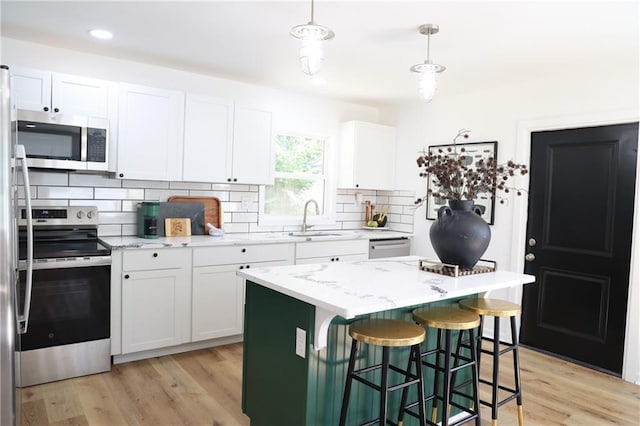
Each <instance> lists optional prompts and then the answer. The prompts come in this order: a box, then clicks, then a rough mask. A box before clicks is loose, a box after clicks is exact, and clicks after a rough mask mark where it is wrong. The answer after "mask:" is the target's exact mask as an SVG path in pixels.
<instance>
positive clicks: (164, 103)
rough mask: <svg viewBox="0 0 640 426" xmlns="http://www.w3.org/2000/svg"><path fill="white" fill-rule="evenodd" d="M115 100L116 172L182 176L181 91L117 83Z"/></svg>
mask: <svg viewBox="0 0 640 426" xmlns="http://www.w3.org/2000/svg"><path fill="white" fill-rule="evenodd" d="M119 104H120V108H119V121H118V155H117V157H118V164H117V170H116V176H117V177H118V178H123V179H146V180H165V181H171V180H175V181H180V180H182V145H183V144H182V141H183V129H184V93H183V92H178V91H172V90H163V89H155V88H151V87H145V86H136V85H132V84H125V83H121V84H120V94H119Z"/></svg>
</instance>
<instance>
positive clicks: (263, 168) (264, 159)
mask: <svg viewBox="0 0 640 426" xmlns="http://www.w3.org/2000/svg"><path fill="white" fill-rule="evenodd" d="M272 146H273V137H272V135H271V112H269V111H264V110H261V109H257V108H251V107H247V106H242V105H237V104H236V107H235V109H234V118H233V161H232V167H231V176H230V177H229V178H227V182H233V183H236V182H237V183H249V184H255V185H273V182H274V176H273V162H272V158H271V156H272V151H271V149H272Z"/></svg>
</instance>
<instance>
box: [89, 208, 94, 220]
mask: <svg viewBox="0 0 640 426" xmlns="http://www.w3.org/2000/svg"><path fill="white" fill-rule="evenodd" d="M93 216H95V213H94V211H93V210H89V211H88V212H87V219H93Z"/></svg>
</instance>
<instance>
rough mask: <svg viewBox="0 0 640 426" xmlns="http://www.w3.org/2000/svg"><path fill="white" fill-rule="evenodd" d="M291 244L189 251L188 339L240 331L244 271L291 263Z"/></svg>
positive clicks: (203, 338)
mask: <svg viewBox="0 0 640 426" xmlns="http://www.w3.org/2000/svg"><path fill="white" fill-rule="evenodd" d="M293 253H294V245H293V244H264V245H249V246H232V247H229V246H226V247H195V248H194V249H193V296H192V297H193V300H192V317H191V324H192V327H191V340H192V341H194V342H195V341H199V340H207V339H213V338H218V337H225V336H233V335H237V334H241V333H242V331H243V317H244V289H245V283H244V279H242V278H239V277H237V276H236V271H238V270H239V269H245V268H259V267H266V266H277V265H291V264H293Z"/></svg>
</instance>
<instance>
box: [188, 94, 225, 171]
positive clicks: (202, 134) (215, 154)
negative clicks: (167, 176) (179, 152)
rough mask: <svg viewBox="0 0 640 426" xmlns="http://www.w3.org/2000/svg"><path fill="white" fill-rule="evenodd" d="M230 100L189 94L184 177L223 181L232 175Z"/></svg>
mask: <svg viewBox="0 0 640 426" xmlns="http://www.w3.org/2000/svg"><path fill="white" fill-rule="evenodd" d="M232 143H233V101H230V100H228V99H222V98H213V97H208V96H200V95H193V94H190V93H188V94H187V98H186V105H185V120H184V159H183V164H184V166H183V171H182V176H183V180H185V181H187V182H189V181H191V182H225V181H226V180H227V179H228V178H229V177H230V176H231V159H232Z"/></svg>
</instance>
